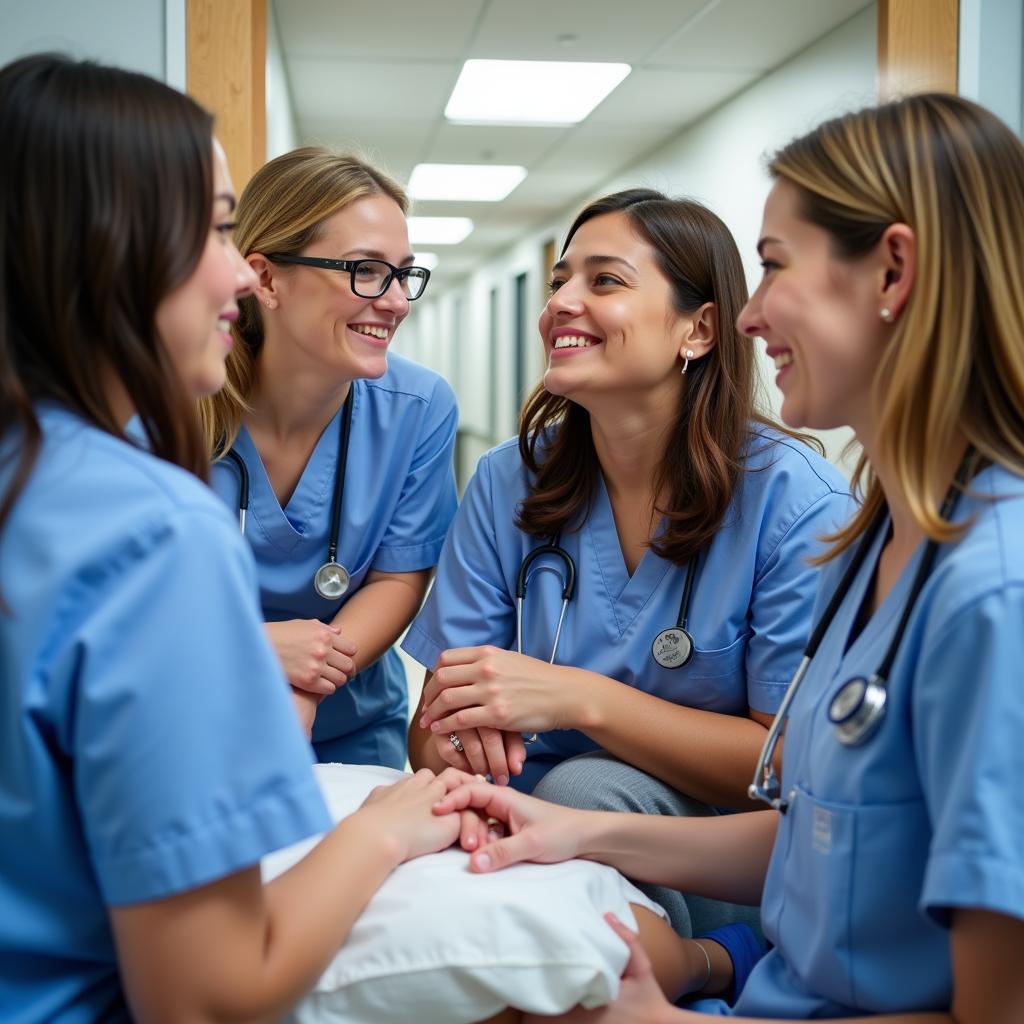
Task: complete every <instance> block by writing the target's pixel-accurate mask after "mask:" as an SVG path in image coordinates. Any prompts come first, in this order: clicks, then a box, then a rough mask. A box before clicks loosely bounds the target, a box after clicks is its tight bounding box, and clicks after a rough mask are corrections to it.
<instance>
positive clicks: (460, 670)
mask: <svg viewBox="0 0 1024 1024" xmlns="http://www.w3.org/2000/svg"><path fill="white" fill-rule="evenodd" d="M560 671H561V670H560V669H559V668H558V667H556V666H552V665H549V664H547V663H546V662H542V661H538V660H537V659H535V658H528V657H526V656H524V655H522V654H514V653H512V652H511V651H504V650H501V649H500V648H497V647H490V646H486V647H462V648H455V649H453V650H449V651H445V652H444V654H442V655H441V657H440V659H439V660H438V663H437V667H436V668H435V670H434V674H433V676H432V678H431V679H430V680H429V682H428V683H427V685H426V686H425V687H424V690H423V703H422V708H423V711H422V714H421V717H420V720H419V725H420V728H421V729H429V730H430V731H431V732H432V733H433V734H434V745H435V748H436V750H437V753H438V755H439V756H440V758H441V759H442V760H443V761H444V762H445V763H446V764H450V765H452V766H454V767H456V768H460V769H462V770H465V771H471V772H474V773H477V774H480V775H490V776H491V777H492V778H493V779H494V781H495V782H497V783H498V784H499V785H502V786H503V785H506V784H507V783H508V781H509V778H510V776H512V775H518V774H519V773H520V772H521V771H522V766H523V762H524V761H525V759H526V748H525V746H524V744H523V740H522V737H521V735H520V732H527V733H535V732H537V733H539V732H548V731H549V730H551V729H555V728H559V723H560V721H561V715H562V713H563V707H564V696H565V695H564V686H562V685H561V680H560V679H559V678H558V673H559V672H560ZM452 733H456V734H457V735H458V737H459V740H460V745H461V747H462V749H461V750H457V749H456V748H455V747H454V746H453V745H452V743H451V740H450V739H449V737H450V735H451V734H452Z"/></svg>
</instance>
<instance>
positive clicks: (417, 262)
mask: <svg viewBox="0 0 1024 1024" xmlns="http://www.w3.org/2000/svg"><path fill="white" fill-rule="evenodd" d="M412 262H413V266H416V267H426V268H427V270H433V269H434V268H435V267H436V266H437V253H436V252H418V253H416V255H415V256H413V258H412Z"/></svg>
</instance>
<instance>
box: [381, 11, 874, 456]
mask: <svg viewBox="0 0 1024 1024" xmlns="http://www.w3.org/2000/svg"><path fill="white" fill-rule="evenodd" d="M876 17H877V14H876V8H875V5H874V4H872V5H871V6H870V7H868V8H867V9H865V10H864V11H863V12H861V13H860V14H858V15H856V16H855V17H854V18H852V19H851V20H850V21H848V22H846V23H845V24H843V25H841V26H839V27H838V28H836V29H835V30H833V31H832V32H830V33H829V34H828V35H826V36H824V37H823V38H822V39H820V40H819V41H818V42H816V43H814V44H813V45H811V46H810V47H808V48H807V49H806V50H804V51H803V52H802V53H801V54H799V55H798V56H797V57H795V58H794V59H793V60H791V61H789V62H788V63H787V64H785V65H784V66H782V67H780V68H778V69H777V70H776V71H774V72H772V73H771V74H769V75H768V76H766V77H765V78H763V79H761V80H760V81H759V82H757V83H756V84H754V85H753V86H751V87H750V88H749V89H747V90H746V91H744V92H743V93H741V94H740V95H739V96H737V97H735V98H734V99H732V100H730V101H729V102H727V103H726V104H724V105H723V106H721V107H719V108H718V109H717V110H715V111H713V112H712V113H711V114H709V115H708V116H707V117H705V118H704V119H703V120H701V121H700V122H698V123H697V124H695V125H693V126H691V127H690V128H688V129H686V130H685V131H683V132H682V133H681V134H680V135H679V136H677V137H676V138H675V139H674V140H673V141H671V142H670V143H669V144H668V145H666V146H664V147H663V148H661V149H660V150H658V151H657V152H655V153H652V154H651V155H650V156H649V157H647V158H646V159H644V160H643V161H641V162H640V163H638V164H635V165H634V166H632V167H630V168H629V169H628V170H626V171H624V172H623V173H621V174H619V175H616V176H615V177H614V178H612V179H610V180H608V181H606V182H605V183H603V184H602V186H601V187H600V189H598V190H596V191H595V193H594V195H595V196H596V195H601V194H605V193H608V192H612V191H616V190H618V189H621V188H626V187H630V186H635V185H643V186H649V187H653V188H658V189H661V190H663V191H665V192H668V193H669V194H674V195H689V196H693V197H695V198H697V199H699V200H701V201H702V202H704V203H705V204H707V205H708V206H710V207H711V208H712V209H713V210H715V212H716V213H718V214H719V215H720V216H721V217H722V218H723V219H724V220H725V222H726V223H727V224H728V225H729V227H730V228H731V229H732V231H733V233H734V234H735V236H736V241H737V243H738V245H739V248H740V252H741V253H742V255H743V258H744V264H745V266H746V269H747V276H748V282H749V283H750V284H751V285H753V284H754V283H755V282H756V281H757V279H758V278H759V276H760V267H759V265H758V261H757V255H756V252H755V249H754V246H755V244H756V241H757V236H758V232H759V228H760V223H761V211H762V207H763V203H764V198H765V196H766V195H767V192H768V189H769V182H768V178H767V176H766V174H765V172H764V157H765V155H766V154H768V153H770V152H772V151H773V150H775V149H777V148H778V147H780V146H781V145H784V144H785V143H786V142H788V141H789V140H790V139H792V138H793V137H795V136H796V135H799V134H802V133H804V132H805V131H807V130H809V129H810V128H812V127H813V126H814V125H815V124H817V123H818V122H819V121H821V120H822V119H824V118H826V117H830V116H834V115H836V114H839V113H841V112H843V111H845V110H850V109H853V108H856V107H861V106H864V105H866V104H869V103H873V102H874V100H875V69H876ZM589 198H592V197H583V198H582V199H581V201H580V202H579V203H576V204H574V205H573V207H572V208H571V209H566V210H565V211H564V212H563V214H562V215H561V216H560V217H559V218H558V220H557V221H556V222H553V223H552V224H551V225H549V226H546V227H541V228H537V229H535V230H533V231H531V232H530V233H529V234H528V235H526V236H525V237H524V238H523V240H522V241H521V242H520V243H519V244H518V245H516V246H515V247H514V248H513V249H511V250H509V251H507V252H505V253H503V254H502V255H501V256H500V257H498V258H497V259H495V260H493V261H492V262H490V263H488V264H487V265H486V266H483V267H481V268H480V270H479V271H477V272H476V273H474V274H473V275H472V276H471V277H470V278H469V280H468V281H467V282H466V283H465V284H464V285H463V286H462V287H461V288H459V289H457V290H452V291H449V292H447V293H446V294H444V295H441V296H439V297H432V299H431V300H427V299H426V298H425V299H424V300H423V303H422V306H421V308H418V309H416V311H415V314H414V315H413V316H412V317H410V320H409V322H407V324H406V325H404V326H403V328H402V331H401V333H400V334H399V336H398V342H397V343H398V345H399V348H400V349H401V350H403V351H405V352H407V353H408V354H409V355H410V356H412V358H414V359H417V360H420V361H422V362H424V363H426V364H427V365H429V366H432V367H434V368H435V369H436V370H438V371H439V372H441V373H443V374H445V376H447V377H448V379H449V380H452V381H453V382H457V393H458V397H459V405H460V411H461V422H462V425H463V427H464V428H465V429H467V430H469V431H472V432H473V433H474V434H481V433H486V432H487V431H488V426H489V423H490V420H491V416H490V409H489V404H488V395H489V391H490V388H489V385H488V378H489V376H490V375H491V374H492V373H495V374H497V375H498V377H497V380H498V389H497V390H498V407H497V410H496V413H497V417H496V419H497V423H498V430H497V433H498V436H499V437H501V436H509V435H511V434H512V433H513V432H514V431H515V422H516V413H517V411H518V410H517V403H516V400H515V396H514V395H513V383H512V381H513V379H514V358H515V351H514V347H513V346H514V339H513V337H512V332H513V322H514V316H513V309H512V301H513V281H514V279H515V277H516V276H517V275H518V274H520V273H526V274H527V275H528V281H527V288H528V292H527V294H528V295H530V296H537V300H536V311H537V312H539V310H540V295H541V294H542V287H543V284H544V282H543V281H542V280H541V272H542V269H543V267H542V259H541V250H542V246H543V244H544V242H545V241H546V240H547V239H549V238H552V237H556V238H557V239H558V240H559V244H560V243H561V238H562V236H563V235H564V232H565V230H566V228H567V227H568V225H569V223H570V222H571V221H572V218H573V216H574V214H575V213H576V212H578V210H579V209H580V208H581V207H582V206H583V205H585V203H586V201H587V200H588V199H589ZM494 287H497V288H498V289H499V317H498V324H497V327H498V331H497V347H496V350H495V351H494V352H493V353H492V352H491V351H490V346H489V345H488V333H489V325H488V303H489V294H490V291H491V289H492V288H494ZM456 295H459V296H460V297H461V299H462V309H463V323H462V324H461V330H460V331H459V336H460V346H459V351H458V352H455V351H453V350H452V346H451V345H450V344H449V343H448V339H449V338H450V337H451V333H450V328H448V329H446V322H448V323H450V319H449V320H447V321H446V318H450V316H451V310H452V308H453V306H454V300H455V297H456ZM441 332H444V333H441ZM758 347H759V349H760V348H761V346H758ZM532 353H533V368H534V372H535V379H536V378H537V377H539V375H540V373H541V370H542V366H541V358H542V357H541V349H540V343H539V341H538V342H537V343H536V344H535V345H534V346H533V349H532ZM761 363H762V369H764V370H765V376H766V379H767V380H769V381H770V380H771V378H772V376H773V370H772V367H771V364H770V363H768V360H767V359H766V358H765V357H764V356H763V355H762V359H761ZM456 367H457V369H458V373H457V374H456ZM765 390H766V391H767V392H768V393H769V394H770V395H772V396H773V401H774V394H775V388H774V386H773V385H769V387H767V388H766V389H765ZM822 436H823V439H824V440H825V442H826V445H827V447H828V450H829V455H830V457H832V458H834V459H838V456H839V453H840V452H841V450H842V448H843V446H844V445H845V443H846V441H847V440H848V439H849V436H850V435H849V433H848V432H845V431H842V432H840V431H831V432H829V433H828V434H826V435H822ZM483 446H484V445H483V442H480V443H479V444H477V446H476V447H477V448H482V447H483Z"/></svg>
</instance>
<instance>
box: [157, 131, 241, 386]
mask: <svg viewBox="0 0 1024 1024" xmlns="http://www.w3.org/2000/svg"><path fill="white" fill-rule="evenodd" d="M213 195H214V200H213V212H212V218H211V222H210V232H209V235H208V237H207V240H206V245H205V246H204V248H203V252H202V255H201V256H200V258H199V262H198V263H197V264H196V267H195V270H193V272H192V275H191V276H190V277H189V278H188V280H187V281H185V282H184V284H182V285H180V286H179V287H178V288H176V289H175V290H174V291H173V292H171V294H170V295H168V296H167V297H166V298H165V299H164V300H163V301H162V302H161V303H160V305H159V306H158V307H157V311H156V327H157V331H158V333H159V335H160V338H161V339H162V341H163V344H164V345H165V346H166V348H167V351H168V352H169V353H170V356H171V360H172V361H173V363H174V367H175V369H176V370H177V372H178V375H179V376H180V377H181V380H182V382H183V383H184V385H185V388H186V389H187V390H188V392H189V394H192V395H195V396H197V397H198V396H200V395H209V394H213V392H215V391H219V390H220V388H221V387H222V386H223V384H224V378H225V370H224V361H225V359H226V358H227V354H228V352H229V351H230V349H231V334H230V333H229V332H230V325H231V322H232V321H234V320H235V319H237V317H238V304H237V300H238V299H239V298H240V297H241V296H242V295H246V294H248V293H249V292H251V291H252V290H253V287H254V286H255V285H256V275H255V274H254V273H253V271H252V269H251V268H250V267H249V265H248V263H246V262H245V260H244V259H242V256H241V255H240V253H239V252H238V249H236V248H235V244H234V242H233V241H232V240H231V229H232V228H233V227H234V223H233V221H234V210H235V192H234V188H233V187H232V185H231V177H230V175H229V173H228V167H227V160H226V159H225V157H224V151H223V150H222V149H221V147H220V145H219V144H216V143H215V144H214V147H213Z"/></svg>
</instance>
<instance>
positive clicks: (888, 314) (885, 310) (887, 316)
mask: <svg viewBox="0 0 1024 1024" xmlns="http://www.w3.org/2000/svg"><path fill="white" fill-rule="evenodd" d="M878 315H879V316H880V317H881V318H882V319H883V320H884V321H885V322H886V323H889V321H890V320H892V310H891V309H890V308H889V307H888V306H883V307H882V308H881V309H880V310H879V311H878Z"/></svg>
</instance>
